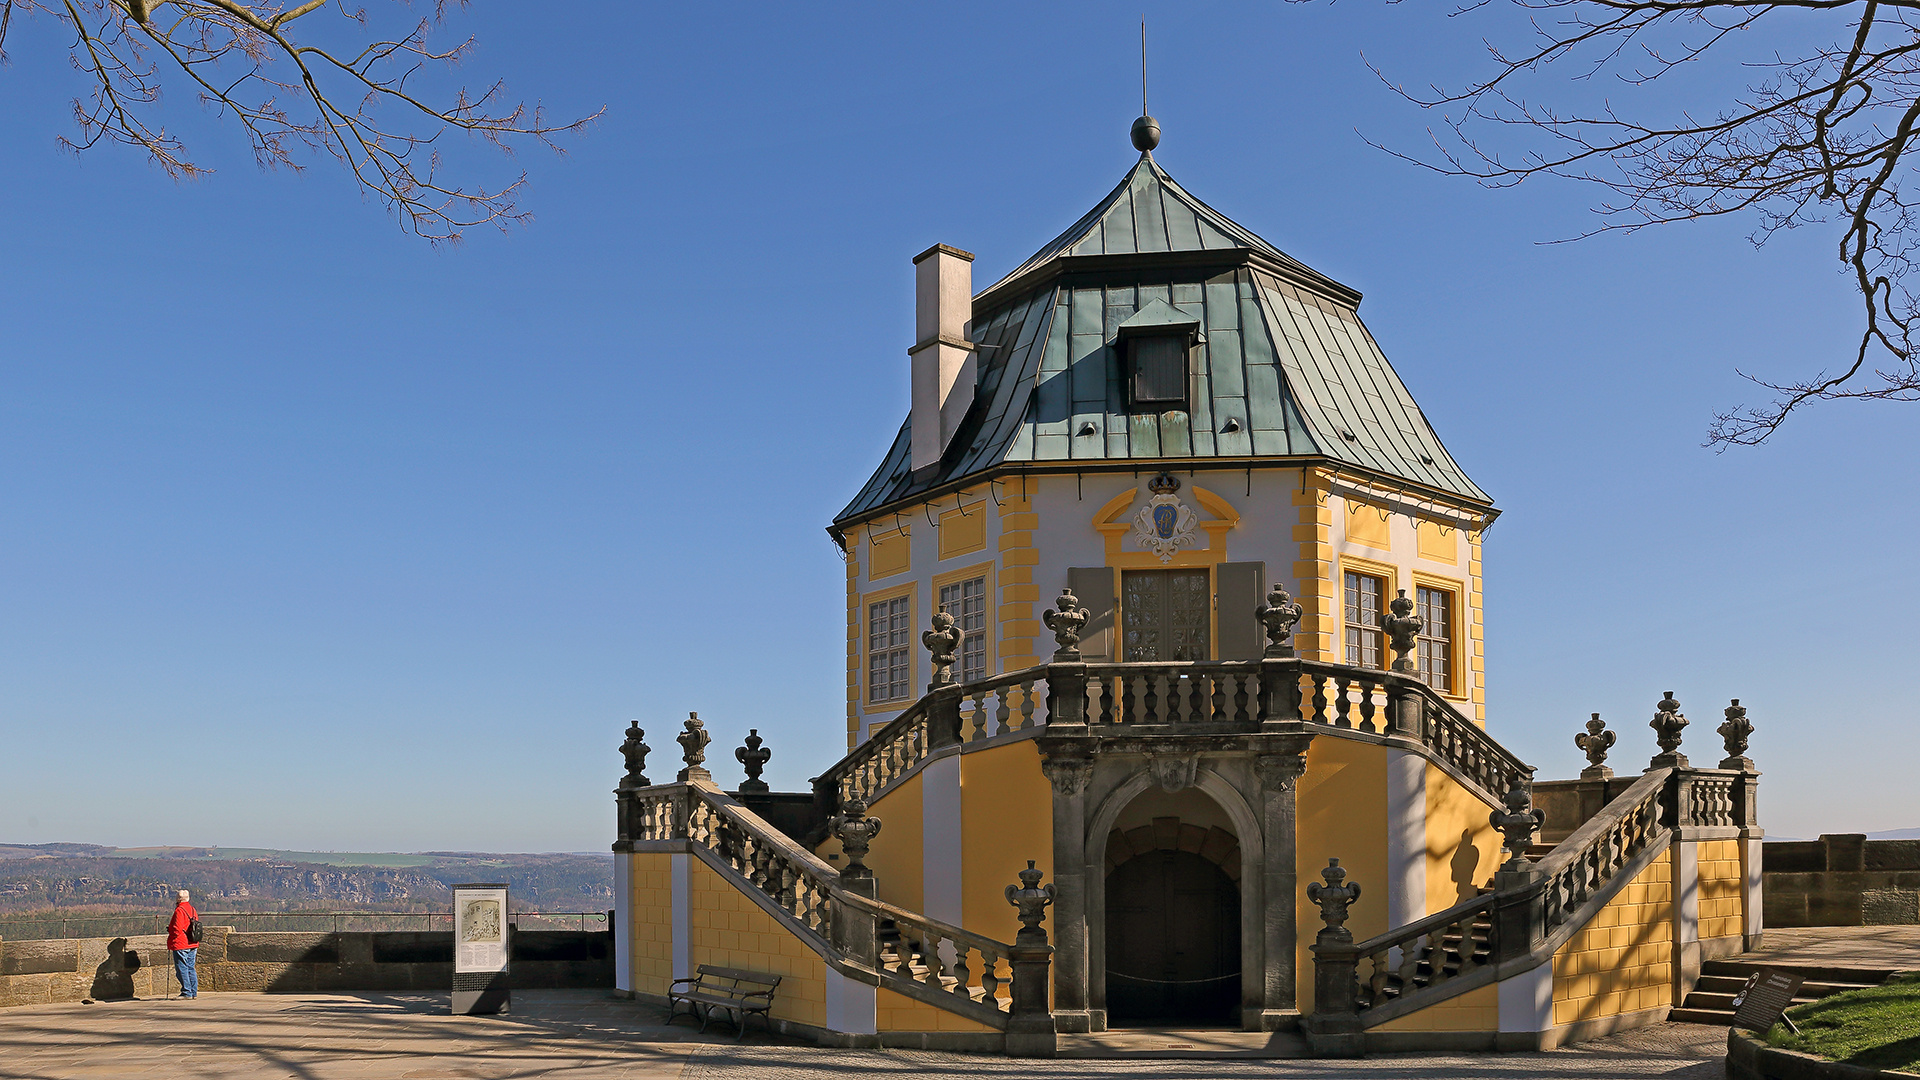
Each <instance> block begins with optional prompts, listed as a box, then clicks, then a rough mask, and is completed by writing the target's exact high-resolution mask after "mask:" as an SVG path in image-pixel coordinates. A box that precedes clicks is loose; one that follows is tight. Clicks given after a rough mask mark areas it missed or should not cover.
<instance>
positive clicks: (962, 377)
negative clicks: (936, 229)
mask: <svg viewBox="0 0 1920 1080" xmlns="http://www.w3.org/2000/svg"><path fill="white" fill-rule="evenodd" d="M913 275H914V276H913V297H914V318H913V336H914V342H915V344H914V346H913V348H911V349H908V350H907V355H908V356H909V357H911V358H912V359H913V421H912V428H913V442H912V444H911V445H910V447H909V453H908V460H909V463H910V465H911V466H912V468H914V469H915V470H919V469H924V468H927V467H928V466H931V465H936V464H938V463H939V461H940V455H941V454H942V453H944V452H945V451H946V449H947V443H948V441H949V440H951V439H952V438H953V433H954V431H955V430H957V429H958V428H959V427H960V420H961V418H962V417H964V416H966V415H967V407H968V406H969V405H972V404H973V384H974V378H975V376H976V374H977V372H976V367H975V364H974V352H973V344H972V343H971V342H969V341H968V340H967V328H968V327H967V324H968V323H970V322H972V321H973V255H972V254H970V253H969V252H965V251H961V250H960V249H959V248H951V247H948V246H947V245H945V244H935V245H934V246H932V247H930V248H928V249H927V250H925V251H923V252H921V253H920V254H919V255H918V256H916V257H915V258H914V260H913Z"/></svg>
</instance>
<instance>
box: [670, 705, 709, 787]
mask: <svg viewBox="0 0 1920 1080" xmlns="http://www.w3.org/2000/svg"><path fill="white" fill-rule="evenodd" d="M682 726H684V727H685V728H686V730H685V731H682V732H681V733H680V734H678V735H675V736H674V737H673V741H674V742H677V743H679V744H680V751H681V753H680V760H682V761H684V762H686V764H687V767H686V768H684V769H681V770H680V772H679V773H678V774H677V775H676V776H675V777H674V778H675V779H676V780H683V781H684V780H712V779H713V774H712V773H710V772H708V771H707V770H706V762H707V744H708V743H710V742H712V741H713V736H711V735H709V734H707V725H705V724H703V723H701V722H700V714H699V713H695V712H690V713H688V714H687V720H686V723H685V724H684V725H682Z"/></svg>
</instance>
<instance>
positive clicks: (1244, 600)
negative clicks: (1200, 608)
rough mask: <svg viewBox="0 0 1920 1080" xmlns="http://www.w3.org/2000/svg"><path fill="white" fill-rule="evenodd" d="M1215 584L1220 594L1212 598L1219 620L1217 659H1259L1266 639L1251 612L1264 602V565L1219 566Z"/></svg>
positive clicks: (1227, 564)
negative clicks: (1218, 650)
mask: <svg viewBox="0 0 1920 1080" xmlns="http://www.w3.org/2000/svg"><path fill="white" fill-rule="evenodd" d="M1214 583H1215V585H1216V586H1217V587H1218V588H1219V590H1220V591H1219V593H1217V594H1216V595H1215V597H1214V604H1215V608H1214V612H1215V614H1216V615H1217V616H1218V618H1219V620H1220V659H1222V660H1258V659H1260V653H1261V652H1262V651H1263V650H1265V649H1266V645H1267V635H1266V631H1265V628H1263V627H1262V626H1261V625H1260V618H1259V616H1257V615H1255V614H1254V612H1256V611H1259V610H1260V606H1261V605H1262V604H1265V603H1266V602H1267V599H1266V592H1267V564H1266V563H1263V562H1230V563H1221V564H1220V566H1219V567H1218V570H1217V576H1216V577H1215V578H1214Z"/></svg>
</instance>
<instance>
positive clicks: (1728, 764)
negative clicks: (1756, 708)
mask: <svg viewBox="0 0 1920 1080" xmlns="http://www.w3.org/2000/svg"><path fill="white" fill-rule="evenodd" d="M1726 714H1727V718H1726V720H1724V721H1722V722H1721V724H1720V728H1719V731H1720V738H1722V739H1724V740H1725V741H1726V744H1727V757H1726V760H1724V761H1722V762H1721V763H1720V767H1721V768H1723V769H1739V770H1740V771H1742V772H1753V771H1755V770H1754V765H1753V759H1752V758H1750V757H1748V756H1747V740H1748V739H1751V738H1752V737H1753V721H1751V720H1749V719H1747V710H1746V708H1745V706H1743V705H1741V704H1740V699H1739V698H1734V699H1733V704H1731V705H1729V706H1727V708H1726Z"/></svg>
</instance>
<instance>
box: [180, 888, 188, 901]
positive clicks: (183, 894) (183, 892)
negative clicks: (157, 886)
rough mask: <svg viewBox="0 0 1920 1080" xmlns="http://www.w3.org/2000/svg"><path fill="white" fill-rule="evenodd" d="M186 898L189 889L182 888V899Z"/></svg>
mask: <svg viewBox="0 0 1920 1080" xmlns="http://www.w3.org/2000/svg"><path fill="white" fill-rule="evenodd" d="M186 898H187V890H185V889H181V890H180V899H182V900H185V899H186Z"/></svg>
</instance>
